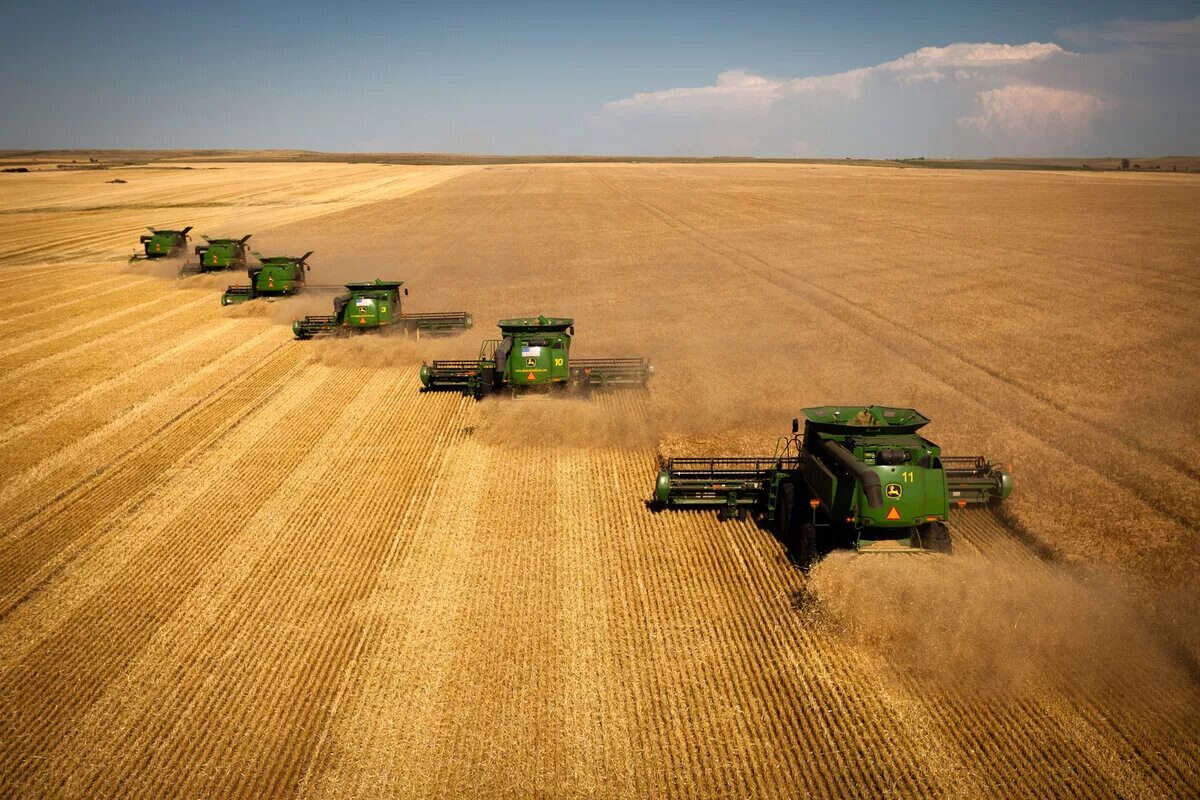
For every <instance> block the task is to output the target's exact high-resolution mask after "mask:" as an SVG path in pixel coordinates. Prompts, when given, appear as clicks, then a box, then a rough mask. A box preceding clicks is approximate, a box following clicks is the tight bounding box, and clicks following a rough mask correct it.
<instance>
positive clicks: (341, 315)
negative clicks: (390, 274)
mask: <svg viewBox="0 0 1200 800" xmlns="http://www.w3.org/2000/svg"><path fill="white" fill-rule="evenodd" d="M403 287H404V281H383V280H379V279H378V278H376V279H375V280H374V281H371V282H368V283H347V284H346V288H347V289H348V290H349V291H348V292H347V293H346V294H343V295H340V296H338V297H336V298H334V301H333V314H332V315H330V316H310V317H305V318H304V319H298V320H296V321H295V322H293V323H292V332H293V333H294V334H296V338H297V339H311V338H313V337H314V336H331V335H335V334H346V333H362V332H366V331H380V330H386V329H389V328H400V329H401V330H404V331H406V332H415V333H417V334H418V335H420V334H422V333H424V334H428V335H446V334H452V333H461V332H462V331H465V330H467V329H468V328H470V327H471V324H472V323H471V315H470V314H468V313H467V312H465V311H437V312H423V313H411V314H410V313H404V312H403V310H402V308H401V303H402V299H401V298H402V297H406V296H407V295H408V289H405V288H403Z"/></svg>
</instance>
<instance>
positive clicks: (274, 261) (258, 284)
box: [221, 250, 342, 306]
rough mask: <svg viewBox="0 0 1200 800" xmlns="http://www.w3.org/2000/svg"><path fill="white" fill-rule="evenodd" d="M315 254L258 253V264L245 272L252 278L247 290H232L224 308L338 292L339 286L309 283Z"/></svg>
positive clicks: (227, 291)
mask: <svg viewBox="0 0 1200 800" xmlns="http://www.w3.org/2000/svg"><path fill="white" fill-rule="evenodd" d="M312 254H313V251H311V250H309V251H308V252H307V253H305V254H304V255H302V256H299V257H296V256H270V257H267V256H263V255H262V254H260V253H255V254H254V255H255V257H256V258H258V260H259V262H260V263H258V264H253V265H251V266H250V267H249V269H247V270H246V271H247V272H248V273H249V275H250V284H249V285H248V286H246V285H242V286H230V287H228V288H226V289H225V293H224V294H223V295H221V305H223V306H230V305H235V304H237V303H245V302H246V301H248V300H254V299H257V298H259V297H283V296H285V295H291V294H299V293H300V292H303V291H306V290H311V289H320V290H323V291H337V290H338V289H340V288H342V287H340V286H321V285H315V284H311V283H307V282H306V281H305V279H304V273H306V272H308V271H309V270H311V269H312V267H310V266H309V265H308V257H309V256H311V255H312Z"/></svg>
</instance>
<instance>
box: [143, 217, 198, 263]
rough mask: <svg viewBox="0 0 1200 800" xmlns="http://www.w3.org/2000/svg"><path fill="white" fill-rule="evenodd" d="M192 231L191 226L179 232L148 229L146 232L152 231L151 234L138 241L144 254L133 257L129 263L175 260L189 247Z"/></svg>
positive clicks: (145, 234) (144, 234) (144, 235)
mask: <svg viewBox="0 0 1200 800" xmlns="http://www.w3.org/2000/svg"><path fill="white" fill-rule="evenodd" d="M191 229H192V226H191V225H188V226H187V227H186V228H184V229H183V230H179V231H168V230H159V229H157V228H150V227H147V228H146V230H148V231H150V233H148V234H147V233H143V234H142V235H141V238H139V239H138V241H140V242H141V243H142V252H141V253H134V254H133V255H131V256H130V257H129V262H130V263H133V262H134V261H156V260H158V259H160V258H173V257H175V256H177V255H179V254H180V253H182V252H183V250H184V248H186V247H187V243H188V239H189V238H190V237H189V236H188V231H190V230H191Z"/></svg>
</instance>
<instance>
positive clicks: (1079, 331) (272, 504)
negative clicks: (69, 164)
mask: <svg viewBox="0 0 1200 800" xmlns="http://www.w3.org/2000/svg"><path fill="white" fill-rule="evenodd" d="M185 166H192V167H193V168H192V169H183V168H182V167H185ZM114 176H119V177H121V178H122V179H124V180H126V181H127V183H125V184H111V183H108V181H109V180H111V179H112V178H113V177H114ZM188 224H191V225H194V226H195V230H194V231H193V235H194V236H195V235H196V234H201V233H205V234H210V235H214V236H217V235H222V236H226V235H238V236H240V235H244V234H245V233H252V234H253V236H254V238H253V240H252V242H251V243H252V245H254V249H257V250H259V251H261V252H263V253H264V254H265V255H272V254H277V253H291V254H299V253H303V252H306V251H309V250H312V251H315V254H314V255H313V256H312V258H311V259H310V263H311V264H312V272H311V274H310V276H309V280H310V281H312V282H314V283H339V282H341V281H344V280H364V279H371V278H374V277H381V278H388V279H398V280H404V281H406V282H407V286H408V287H409V289H410V295H409V297H408V298H406V301H405V302H406V303H407V304H408V310H413V311H438V310H459V309H462V310H467V311H470V312H471V313H472V314H473V315H474V318H475V323H476V327H475V329H474V330H472V331H470V332H468V333H466V334H463V335H461V336H456V337H450V338H445V339H436V340H430V339H420V340H417V339H414V338H405V337H402V336H379V337H367V336H361V337H355V338H348V339H329V340H317V341H311V342H297V341H293V339H292V336H291V331H290V329H289V326H288V323H289V321H290V320H291V318H293V317H294V316H301V315H303V314H311V313H329V312H328V311H327V310H326V309H327V308H328V307H329V305H330V301H329V297H328V296H327V295H326V296H318V295H315V294H309V295H303V296H300V297H296V298H292V299H287V300H281V301H277V302H273V303H267V302H262V301H260V302H256V303H250V304H246V305H243V306H236V307H230V308H222V307H221V306H220V304H219V295H220V292H221V290H222V288H223V287H224V285H225V284H226V283H232V282H241V278H244V276H225V275H222V276H202V277H197V278H191V279H184V280H176V279H175V278H174V277H173V274H174V266H172V265H165V266H164V265H162V264H154V265H147V264H145V263H144V262H143V263H142V264H134V265H127V264H126V263H125V258H126V256H127V255H128V254H129V253H130V252H132V251H133V250H134V249H135V248H136V246H137V236H138V234H139V232H140V231H141V230H142V228H143V226H147V225H149V226H155V227H160V228H172V227H179V226H183V225H188ZM197 241H198V239H197ZM194 243H195V242H193V244H194ZM1198 254H1200V179H1197V177H1196V176H1191V175H1156V176H1151V175H1134V174H1128V173H1122V174H1092V175H1089V174H1085V173H1041V172H1019V171H1012V172H1008V171H1005V172H984V171H971V170H947V171H940V170H929V169H922V170H917V169H898V168H875V167H850V166H838V165H821V164H796V165H765V164H760V165H756V164H737V165H732V164H704V165H688V164H563V165H554V164H549V165H525V164H520V165H496V166H461V167H460V166H445V167H437V166H430V167H405V166H397V165H377V164H361V163H360V164H329V163H313V164H259V163H222V162H219V161H204V162H196V163H195V164H191V165H188V164H185V163H182V162H180V163H177V164H172V166H171V167H169V168H168V167H163V166H153V165H151V166H141V167H130V168H127V169H121V170H97V171H64V172H49V171H46V172H32V173H28V174H4V175H0V333H3V337H2V338H0V370H2V371H3V374H4V376H5V382H4V393H3V395H0V422H2V423H3V424H2V425H0V479H2V480H0V795H2V796H14V797H87V798H95V797H143V796H152V797H160V796H177V797H247V798H249V797H262V796H287V797H314V798H318V797H319V798H324V797H380V796H388V797H456V796H480V797H529V796H539V797H576V796H591V797H622V798H623V797H663V796H680V797H789V798H790V797H805V796H811V797H834V796H842V797H876V796H878V797H934V796H937V797H942V796H945V797H995V798H1008V797H1015V796H1031V797H1045V798H1059V797H1125V798H1130V797H1147V798H1150V797H1180V796H1191V795H1195V794H1197V793H1198V792H1200V623H1198V622H1197V619H1200V616H1198V615H1200V601H1197V595H1196V591H1195V585H1196V580H1197V578H1200V550H1198V548H1197V532H1198V530H1200V468H1198V467H1197V459H1196V453H1197V452H1200V359H1197V358H1196V353H1197V352H1200V281H1197V277H1198V270H1200V256H1198ZM538 313H545V314H547V315H560V316H571V317H574V319H575V321H576V323H575V324H576V334H577V335H576V337H575V340H574V343H573V348H572V350H573V354H575V355H582V356H598V357H599V356H626V355H628V356H635V355H641V356H646V357H648V358H650V359H651V361H652V362H653V363H654V365H655V368H656V374H655V377H654V379H653V381H652V383H651V386H650V389H649V390H648V391H645V392H628V391H627V392H614V393H610V394H599V395H595V396H593V397H590V398H585V399H580V398H574V397H572V398H566V397H562V398H557V397H523V398H518V399H510V398H498V397H496V398H489V399H488V400H486V401H484V402H480V403H476V402H475V401H473V400H469V399H465V398H461V397H458V396H455V395H449V394H436V395H435V394H423V393H421V392H420V391H419V381H418V379H417V371H418V367H419V365H420V364H421V362H422V360H423V359H431V358H434V357H455V356H458V357H462V358H473V357H474V356H475V354H476V353H477V351H478V347H479V340H480V339H483V338H487V337H489V336H491V335H492V331H493V330H494V329H493V328H492V327H491V324H492V321H494V320H496V319H499V318H501V317H507V316H516V315H526V314H538ZM833 403H843V404H857V403H880V404H888V405H901V406H913V407H915V408H918V409H919V410H921V411H922V412H923V413H924V414H925V415H926V416H928V417H930V418H931V419H933V420H934V422H933V424H932V425H931V426H930V427H929V428H928V430H927V432H928V434H929V436H930V437H931V438H932V439H934V440H935V441H937V442H939V443H940V444H942V445H943V447H944V448H945V450H946V451H947V452H949V453H954V454H962V455H973V454H977V453H979V454H985V455H987V456H988V457H990V458H992V459H994V460H997V461H1000V462H1003V463H1009V464H1011V465H1012V468H1013V471H1014V473H1015V476H1016V491H1015V493H1014V495H1013V497H1012V499H1011V500H1010V501H1009V502H1008V503H1006V504H1005V505H1004V506H1003V507H1001V508H998V509H995V510H967V511H962V512H956V515H955V517H954V519H953V530H954V535H955V537H956V538H955V543H956V553H955V555H954V556H952V557H948V558H947V557H940V556H928V557H915V556H859V557H856V556H853V555H851V554H848V553H834V554H831V555H830V556H829V557H827V558H826V559H825V560H824V561H822V562H821V563H820V564H818V565H817V566H816V567H815V568H814V569H813V570H812V571H811V572H810V573H808V574H805V573H804V572H802V571H800V570H799V569H797V568H796V566H795V565H794V564H793V563H792V561H791V560H790V558H789V553H788V550H787V548H786V546H785V543H782V542H780V541H778V540H776V539H775V538H774V537H773V536H772V535H771V534H770V533H769V532H767V531H766V530H763V529H762V528H760V527H758V526H757V525H756V524H755V523H754V522H753V521H751V520H741V521H731V522H724V523H722V522H719V521H718V520H717V518H716V515H715V514H714V513H710V512H656V511H654V510H652V509H651V508H649V507H648V506H647V503H646V501H647V500H648V499H649V498H650V496H651V491H652V488H653V481H654V475H655V470H656V464H657V459H658V457H659V456H662V455H676V454H678V455H687V454H707V453H712V454H714V455H719V454H724V453H731V454H742V453H746V454H748V453H764V454H768V455H769V454H770V453H771V452H772V451H773V449H774V446H775V441H776V438H777V437H778V436H779V435H781V434H784V433H786V431H787V430H788V429H789V426H790V422H791V419H792V418H793V417H795V416H797V415H798V412H799V409H800V408H802V407H804V406H811V405H824V404H833Z"/></svg>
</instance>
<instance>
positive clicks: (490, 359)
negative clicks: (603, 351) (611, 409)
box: [421, 316, 654, 399]
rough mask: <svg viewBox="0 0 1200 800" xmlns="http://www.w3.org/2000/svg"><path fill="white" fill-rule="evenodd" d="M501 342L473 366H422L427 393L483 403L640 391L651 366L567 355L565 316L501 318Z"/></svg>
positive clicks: (487, 347)
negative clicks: (571, 392) (503, 393)
mask: <svg viewBox="0 0 1200 800" xmlns="http://www.w3.org/2000/svg"><path fill="white" fill-rule="evenodd" d="M499 326H500V333H501V337H502V338H500V339H488V340H486V341H484V343H483V345H482V346H481V347H480V349H479V357H478V358H477V359H475V360H474V361H467V360H462V361H434V362H433V363H432V364H422V365H421V383H422V384H423V386H424V389H425V390H427V391H442V390H451V391H460V392H462V393H463V394H464V395H471V396H473V397H475V398H476V399H482V398H483V397H484V396H485V395H487V394H490V393H492V392H497V391H500V390H502V389H505V388H507V389H508V390H509V391H510V392H511V393H513V394H516V393H519V392H527V391H538V390H542V391H553V390H556V389H577V390H586V389H593V388H599V387H606V386H609V387H615V386H639V387H640V386H645V385H646V384H647V383H648V382H649V380H650V376H651V375H653V374H654V367H652V366H651V365H650V363H649V362H648V361H647V360H646V359H644V358H582V359H575V358H572V357H571V355H570V350H571V338H572V337H573V336H574V335H575V321H574V320H572V319H567V318H564V317H545V316H539V317H523V318H519V319H502V320H500V322H499Z"/></svg>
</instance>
